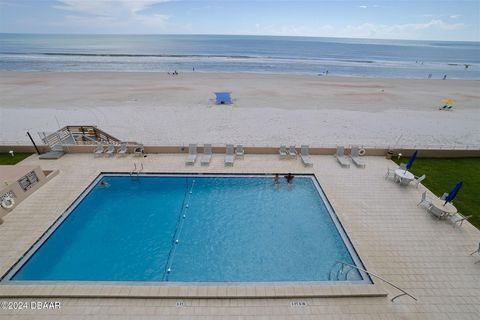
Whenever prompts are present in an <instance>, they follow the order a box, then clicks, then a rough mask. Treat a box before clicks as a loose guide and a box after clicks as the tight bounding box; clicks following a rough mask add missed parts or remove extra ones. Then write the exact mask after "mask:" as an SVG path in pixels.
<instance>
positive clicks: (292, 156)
mask: <svg viewBox="0 0 480 320" xmlns="http://www.w3.org/2000/svg"><path fill="white" fill-rule="evenodd" d="M288 157H289V158H290V159H297V150H296V149H295V146H290V147H289V148H288Z"/></svg>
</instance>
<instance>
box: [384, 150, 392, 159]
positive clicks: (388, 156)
mask: <svg viewBox="0 0 480 320" xmlns="http://www.w3.org/2000/svg"><path fill="white" fill-rule="evenodd" d="M392 157H393V150H388V151H387V154H386V155H385V158H387V159H389V160H390V159H392Z"/></svg>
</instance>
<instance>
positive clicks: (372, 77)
mask: <svg viewBox="0 0 480 320" xmlns="http://www.w3.org/2000/svg"><path fill="white" fill-rule="evenodd" d="M172 71H174V70H172ZM177 72H178V73H179V75H181V74H204V75H242V74H244V75H259V76H279V77H289V76H291V77H312V78H332V79H335V78H340V79H342V78H343V79H366V80H382V79H385V80H413V81H415V80H419V81H421V80H426V81H437V80H441V81H456V82H457V81H468V82H472V81H480V79H456V78H447V79H446V80H443V79H441V78H430V79H428V78H398V77H380V76H378V77H375V76H352V75H336V74H331V73H330V74H328V75H325V74H303V73H268V72H248V71H243V72H227V71H218V72H209V71H201V70H200V71H197V70H195V71H181V70H177ZM2 73H5V74H16V73H18V74H29V73H31V74H65V75H68V74H161V75H163V74H166V75H168V73H169V71H157V70H153V71H125V70H119V71H110V70H109V71H48V70H39V71H15V70H1V69H0V76H1V74H2ZM170 73H171V72H170Z"/></svg>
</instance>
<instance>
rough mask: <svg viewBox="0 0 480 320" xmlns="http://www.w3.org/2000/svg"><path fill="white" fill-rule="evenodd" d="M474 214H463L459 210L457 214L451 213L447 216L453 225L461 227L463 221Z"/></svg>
mask: <svg viewBox="0 0 480 320" xmlns="http://www.w3.org/2000/svg"><path fill="white" fill-rule="evenodd" d="M471 217H472V216H464V215H463V214H461V213H460V212H457V213H455V214H452V215H449V216H448V217H447V219H448V220H449V221H450V222H451V223H453V227H454V228H455V227H457V226H458V227H461V226H462V224H463V221H465V220H468V219H469V218H471Z"/></svg>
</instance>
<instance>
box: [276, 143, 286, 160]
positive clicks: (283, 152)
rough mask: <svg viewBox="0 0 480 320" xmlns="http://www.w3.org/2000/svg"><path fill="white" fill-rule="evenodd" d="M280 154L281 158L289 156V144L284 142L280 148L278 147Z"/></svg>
mask: <svg viewBox="0 0 480 320" xmlns="http://www.w3.org/2000/svg"><path fill="white" fill-rule="evenodd" d="M278 155H279V156H280V159H285V158H286V157H287V146H286V145H284V144H282V145H280V149H278Z"/></svg>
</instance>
